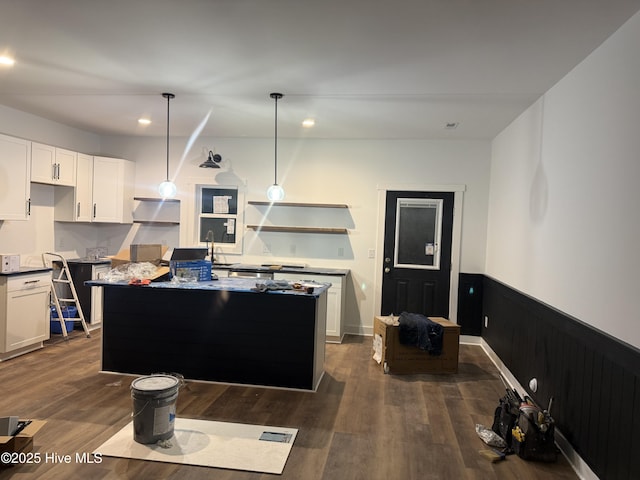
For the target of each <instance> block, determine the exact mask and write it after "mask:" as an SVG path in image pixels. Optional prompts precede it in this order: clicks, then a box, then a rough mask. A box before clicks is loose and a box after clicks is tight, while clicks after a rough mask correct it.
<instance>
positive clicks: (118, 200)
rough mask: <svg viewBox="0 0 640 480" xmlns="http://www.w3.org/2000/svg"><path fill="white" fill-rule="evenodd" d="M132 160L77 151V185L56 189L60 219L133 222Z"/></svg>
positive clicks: (133, 170)
mask: <svg viewBox="0 0 640 480" xmlns="http://www.w3.org/2000/svg"><path fill="white" fill-rule="evenodd" d="M134 175H135V166H134V164H133V162H129V161H127V160H122V159H119V158H108V157H98V156H95V157H92V156H89V155H84V154H78V158H77V165H76V187H75V188H73V189H70V188H63V189H56V191H55V208H54V219H55V220H57V221H60V222H96V223H100V222H101V223H132V222H133V216H132V215H133V180H134Z"/></svg>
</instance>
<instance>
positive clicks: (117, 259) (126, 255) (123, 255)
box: [108, 245, 169, 280]
mask: <svg viewBox="0 0 640 480" xmlns="http://www.w3.org/2000/svg"><path fill="white" fill-rule="evenodd" d="M156 246H157V245H153V247H154V248H152V249H145V248H142V249H139V248H138V247H140V245H137V246H136V247H135V248H134V250H135V251H136V253H135V254H136V258H141V257H143V256H144V255H147V256H148V255H149V254H150V252H155V253H153V255H157V257H156V258H154V259H153V260H138V262H142V261H147V262H150V263H153V264H156V265H157V268H156V273H155V275H153V276H152V277H151V278H150V280H158V279H160V278H162V277H164V276H165V275H168V274H169V267H168V266H161V265H160V263H161V261H162V257H163V256H164V254H165V253H167V250H168V247H167V246H166V245H159V246H160V253H159V255H158V252H157V249H156V248H155V247H156ZM131 247H134V245H131V246H130V247H129V248H128V249H126V250H120V251H119V252H118V253H117V254H115V255H112V256H110V257H108V258H109V260H111V268H116V267H119V266H120V265H125V264H127V263H136V262H134V261H133V260H132V259H131V251H132V248H131ZM143 247H144V246H143Z"/></svg>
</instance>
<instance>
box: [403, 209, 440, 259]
mask: <svg viewBox="0 0 640 480" xmlns="http://www.w3.org/2000/svg"><path fill="white" fill-rule="evenodd" d="M442 203H443V200H441V199H432V198H399V199H398V200H397V203H396V238H395V240H396V241H395V252H394V257H395V258H394V266H395V267H400V268H402V267H404V268H423V269H429V270H439V269H440V248H439V246H440V234H441V229H442Z"/></svg>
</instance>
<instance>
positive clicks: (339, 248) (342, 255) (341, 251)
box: [338, 247, 344, 257]
mask: <svg viewBox="0 0 640 480" xmlns="http://www.w3.org/2000/svg"><path fill="white" fill-rule="evenodd" d="M338 256H339V257H344V248H342V247H338Z"/></svg>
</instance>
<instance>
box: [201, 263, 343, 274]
mask: <svg viewBox="0 0 640 480" xmlns="http://www.w3.org/2000/svg"><path fill="white" fill-rule="evenodd" d="M212 268H213V269H214V270H229V271H232V272H271V273H278V272H279V273H301V274H307V275H335V276H346V275H348V274H349V270H348V269H343V268H322V267H294V266H287V265H282V268H272V267H271V265H251V264H246V263H231V264H229V263H214V264H213V266H212Z"/></svg>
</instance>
